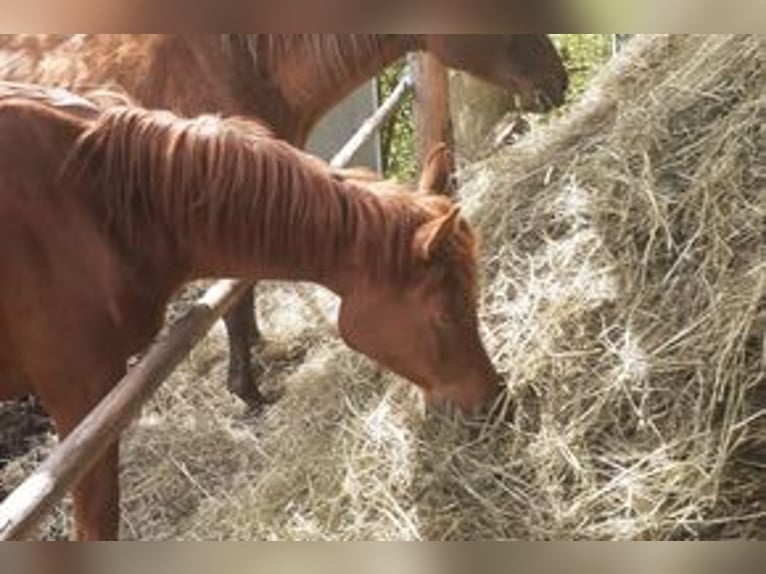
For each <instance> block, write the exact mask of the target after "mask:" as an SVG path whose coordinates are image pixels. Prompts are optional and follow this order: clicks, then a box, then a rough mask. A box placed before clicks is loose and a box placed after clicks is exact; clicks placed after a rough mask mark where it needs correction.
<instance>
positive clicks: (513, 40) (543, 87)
mask: <svg viewBox="0 0 766 574" xmlns="http://www.w3.org/2000/svg"><path fill="white" fill-rule="evenodd" d="M423 41H424V42H425V48H426V49H427V50H428V51H429V52H432V53H433V54H435V55H436V56H437V57H438V58H439V59H440V60H441V61H442V62H444V64H445V65H447V66H449V67H452V68H457V69H459V70H465V71H467V72H470V73H471V74H473V75H475V76H477V77H478V78H481V79H483V80H486V81H488V82H491V83H493V84H496V85H498V86H501V87H505V88H508V89H510V90H513V91H514V92H516V93H517V94H519V95H520V97H521V100H522V104H523V106H524V107H525V108H527V109H541V110H544V111H547V110H549V109H550V108H552V107H554V106H560V105H561V104H563V103H564V99H565V97H566V91H567V88H568V87H569V77H568V75H567V71H566V68H565V67H564V63H563V62H562V60H561V57H560V56H559V53H558V51H557V50H556V47H555V46H554V45H553V42H552V41H551V39H550V38H549V37H548V35H547V34H438V35H437V34H434V35H427V36H425V38H424V40H423Z"/></svg>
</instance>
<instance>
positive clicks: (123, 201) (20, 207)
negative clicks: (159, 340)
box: [0, 89, 499, 540]
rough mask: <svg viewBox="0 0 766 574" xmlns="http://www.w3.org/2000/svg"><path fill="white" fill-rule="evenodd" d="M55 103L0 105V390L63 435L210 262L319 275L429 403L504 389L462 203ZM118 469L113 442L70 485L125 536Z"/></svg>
mask: <svg viewBox="0 0 766 574" xmlns="http://www.w3.org/2000/svg"><path fill="white" fill-rule="evenodd" d="M18 93H19V90H18V89H16V94H18ZM41 100H42V98H41V96H40V93H39V90H38V91H37V92H36V93H35V94H34V95H33V98H20V97H12V98H10V99H7V100H5V101H2V100H0V400H8V399H12V398H15V397H19V396H22V395H25V394H28V393H34V394H35V395H37V396H38V397H39V399H40V401H41V402H42V404H43V406H44V407H45V408H46V410H47V411H48V412H49V413H50V414H51V416H52V417H53V419H54V421H55V423H56V425H57V429H58V432H59V435H60V436H65V435H66V434H67V433H68V432H70V431H71V430H72V429H73V428H74V427H75V426H76V425H77V424H78V422H79V421H80V420H81V419H82V418H83V417H84V416H85V415H86V414H87V413H88V412H89V411H90V410H91V409H92V408H93V407H94V406H95V405H96V404H97V403H98V402H99V401H100V399H101V398H102V397H103V396H104V395H105V394H106V393H107V392H108V391H109V390H110V389H111V388H112V387H113V385H114V383H115V382H116V381H117V380H118V379H119V378H120V377H121V376H122V375H123V374H124V373H125V369H126V361H127V359H128V357H130V356H131V355H133V354H135V353H137V352H139V351H141V350H143V349H144V348H145V347H146V346H147V345H148V344H149V343H150V342H151V340H152V339H153V337H154V336H155V335H156V333H157V331H158V329H159V328H160V325H161V323H162V320H163V316H164V309H165V306H166V304H167V302H168V300H169V299H170V297H171V296H172V295H173V293H174V292H175V291H176V290H177V289H178V288H179V287H180V286H181V285H182V284H184V283H185V282H187V281H191V280H195V279H198V278H203V277H211V276H229V277H239V278H247V279H251V280H263V279H277V280H288V281H310V282H315V283H317V284H320V285H324V286H326V287H327V288H329V289H331V290H332V291H334V292H335V293H337V294H338V295H339V296H340V298H341V300H342V304H341V311H340V318H339V331H340V334H341V336H342V338H343V339H344V341H345V342H346V343H347V344H348V345H349V346H350V347H352V348H354V349H356V350H358V351H360V352H362V353H364V354H365V355H367V356H369V357H371V358H373V359H375V360H377V361H378V362H380V363H381V364H382V365H384V366H385V367H387V368H389V369H391V370H392V371H394V372H396V373H398V374H400V375H402V376H404V377H406V378H408V379H410V380H411V381H412V382H414V383H416V384H417V385H419V386H420V387H421V388H422V389H423V390H424V391H425V393H426V394H427V397H428V398H429V399H430V400H433V401H447V402H450V403H453V404H456V405H457V406H458V407H460V408H462V409H464V410H472V409H475V408H478V407H481V406H482V405H486V404H487V403H488V402H489V401H491V400H492V399H493V397H494V396H495V395H496V393H497V391H498V381H499V377H498V375H497V373H496V372H495V370H494V368H493V366H492V364H491V362H490V360H489V358H488V356H487V353H486V351H485V350H484V347H483V345H482V343H481V340H480V338H479V334H478V324H477V323H478V321H477V314H476V298H477V294H476V261H477V255H476V244H475V238H474V234H473V232H472V230H471V228H470V227H469V225H468V224H467V223H466V221H465V220H463V219H462V218H461V217H460V216H459V212H458V208H457V207H455V206H454V205H453V204H452V203H451V202H450V201H449V200H448V199H446V198H444V197H440V196H438V195H435V194H433V193H426V192H420V193H412V192H411V191H410V190H405V189H403V188H399V187H397V186H396V185H394V184H392V183H387V182H374V181H370V180H369V179H367V178H366V177H361V176H360V177H359V178H354V179H349V178H348V177H344V176H343V175H339V174H338V173H337V172H335V171H333V170H331V169H330V168H329V167H327V165H326V164H324V163H323V162H321V161H319V160H317V159H315V158H313V157H311V156H308V155H305V154H303V153H302V152H300V151H297V150H296V149H294V148H292V147H291V146H289V145H288V144H287V143H284V142H282V141H280V140H277V139H275V138H274V137H273V136H271V135H270V134H269V132H268V131H267V129H266V128H264V127H263V126H262V125H260V124H256V123H250V122H247V121H245V120H221V119H218V118H216V117H211V116H207V117H205V116H203V117H200V118H198V119H193V120H184V119H179V118H177V117H176V116H174V115H172V114H171V113H169V112H147V111H145V110H142V109H138V108H128V107H115V108H112V109H111V110H109V111H105V112H103V113H96V112H94V110H93V109H92V108H90V107H87V106H79V105H78V104H77V103H76V102H71V101H67V100H66V99H64V102H63V105H62V100H61V98H60V97H59V96H58V95H54V96H52V97H51V98H50V102H48V103H45V102H43V101H41ZM442 164H443V162H441V161H438V158H435V159H434V161H432V162H430V164H429V168H427V169H426V171H425V172H424V174H423V178H422V181H421V188H422V189H423V190H431V191H438V190H435V189H434V188H435V187H436V186H437V185H438V182H442V181H444V179H445V176H444V174H442V173H439V168H438V166H440V165H442ZM117 464H118V445H114V446H113V447H112V448H111V449H110V450H109V452H108V454H107V455H106V456H105V457H104V459H103V460H101V461H100V462H99V463H97V465H96V467H95V468H94V469H93V470H92V471H91V472H90V473H89V474H88V475H87V477H86V478H85V479H84V480H83V481H82V482H81V483H80V484H79V485H78V486H77V488H76V489H75V492H74V504H75V522H76V529H77V530H76V531H77V536H78V538H80V539H83V540H90V539H104V538H114V537H116V535H117V532H118V522H119V511H118V508H119V506H118V473H117Z"/></svg>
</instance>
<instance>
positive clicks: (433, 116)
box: [410, 53, 455, 192]
mask: <svg viewBox="0 0 766 574" xmlns="http://www.w3.org/2000/svg"><path fill="white" fill-rule="evenodd" d="M410 68H411V70H412V79H413V84H414V88H415V103H414V115H415V150H416V157H417V159H418V163H419V165H420V166H421V167H422V165H423V161H424V160H425V158H426V157H427V156H428V153H429V152H430V151H431V149H432V148H433V147H434V146H436V145H438V144H440V143H444V144H446V145H447V147H448V149H449V150H450V151H452V152H453V157H454V136H453V132H452V116H451V113H450V102H449V74H448V72H447V68H446V67H445V66H444V64H442V63H441V62H440V61H439V60H437V59H436V58H435V57H434V56H432V55H431V54H426V53H418V54H414V55H412V56H410ZM451 168H452V170H451V171H452V172H453V173H454V172H455V166H454V165H452V166H451ZM450 192H454V189H451V190H450Z"/></svg>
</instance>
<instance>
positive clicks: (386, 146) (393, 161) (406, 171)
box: [378, 61, 417, 182]
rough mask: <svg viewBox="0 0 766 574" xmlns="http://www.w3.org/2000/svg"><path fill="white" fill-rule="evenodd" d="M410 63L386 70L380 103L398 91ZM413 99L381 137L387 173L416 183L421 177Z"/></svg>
mask: <svg viewBox="0 0 766 574" xmlns="http://www.w3.org/2000/svg"><path fill="white" fill-rule="evenodd" d="M405 66H406V63H405V62H404V61H401V62H399V63H397V64H396V65H394V66H391V67H390V68H388V70H386V71H385V72H384V73H383V74H382V75H381V76H380V78H379V79H378V80H379V81H378V91H379V95H380V101H381V102H383V100H385V99H386V98H387V97H388V96H389V95H391V92H393V91H394V89H396V86H397V84H398V83H399V80H400V79H401V77H402V74H404V73H405ZM414 126H415V121H414V118H413V96H412V94H410V95H408V96H407V97H406V98H405V100H404V102H403V103H402V105H401V106H400V107H399V110H398V111H397V112H396V113H395V114H394V116H393V117H392V118H391V119H390V120H389V121H388V122H387V123H386V125H385V126H384V127H383V129H382V131H381V133H380V141H381V148H382V150H383V153H382V157H383V173H384V174H385V175H386V177H393V178H396V179H398V180H400V181H408V182H412V181H415V180H416V177H417V161H416V159H415V144H414V138H415V134H414Z"/></svg>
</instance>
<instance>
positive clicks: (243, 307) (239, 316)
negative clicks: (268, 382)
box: [224, 289, 267, 408]
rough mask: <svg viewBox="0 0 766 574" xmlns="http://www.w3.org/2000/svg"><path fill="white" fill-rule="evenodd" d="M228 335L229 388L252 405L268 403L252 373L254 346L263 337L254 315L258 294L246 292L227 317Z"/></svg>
mask: <svg viewBox="0 0 766 574" xmlns="http://www.w3.org/2000/svg"><path fill="white" fill-rule="evenodd" d="M224 322H225V324H226V332H227V333H228V336H229V374H228V379H227V381H226V384H227V386H228V388H229V390H230V391H231V392H232V393H234V394H235V395H237V396H238V397H239V398H240V399H242V400H243V401H244V402H245V403H247V404H248V405H249V406H251V407H254V408H258V407H261V406H263V405H264V404H266V402H267V401H266V398H265V397H264V396H263V395H262V394H261V392H260V391H259V390H258V384H257V382H256V377H255V376H254V372H253V358H252V347H253V345H254V344H256V343H257V342H258V341H259V340H260V337H261V334H260V331H259V330H258V324H257V321H256V315H255V294H254V292H253V290H252V289H249V290H248V291H247V294H246V295H244V296H243V298H242V300H241V301H240V302H239V303H237V306H236V307H234V309H232V310H231V311H230V312H229V313H228V314H227V315H226V317H225V318H224Z"/></svg>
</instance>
